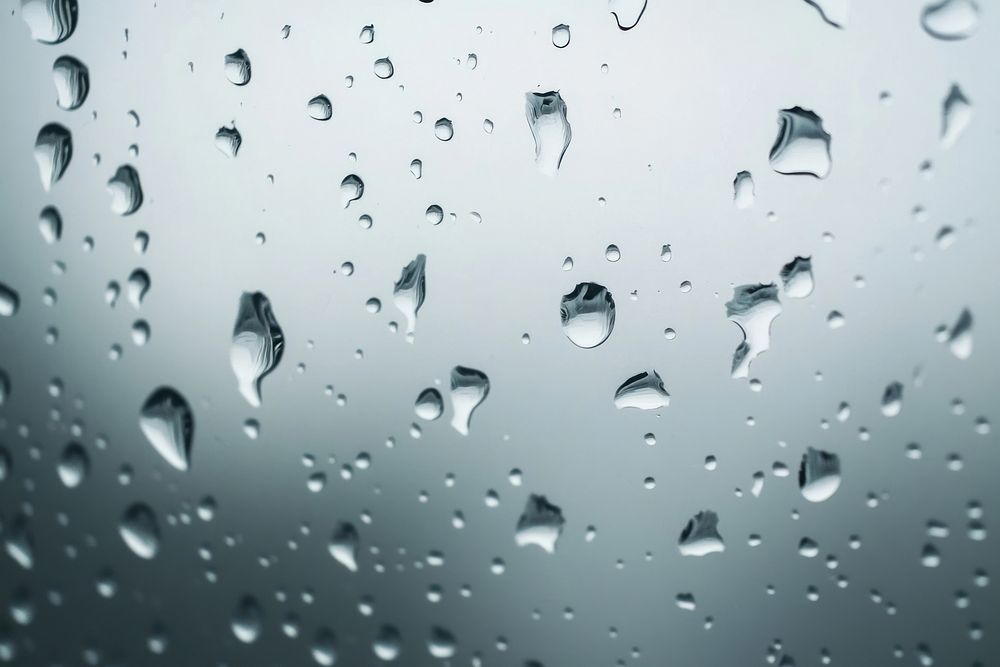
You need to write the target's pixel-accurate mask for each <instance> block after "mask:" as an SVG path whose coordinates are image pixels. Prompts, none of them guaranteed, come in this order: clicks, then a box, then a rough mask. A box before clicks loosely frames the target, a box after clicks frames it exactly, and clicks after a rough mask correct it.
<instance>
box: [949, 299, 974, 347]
mask: <svg viewBox="0 0 1000 667" xmlns="http://www.w3.org/2000/svg"><path fill="white" fill-rule="evenodd" d="M948 349H949V350H951V353H952V354H954V355H955V356H956V357H958V358H959V359H968V358H969V357H970V356H972V313H971V312H970V311H969V309H968V308H963V309H962V312H961V314H959V316H958V320H956V321H955V324H954V325H952V327H951V329H950V330H949V331H948Z"/></svg>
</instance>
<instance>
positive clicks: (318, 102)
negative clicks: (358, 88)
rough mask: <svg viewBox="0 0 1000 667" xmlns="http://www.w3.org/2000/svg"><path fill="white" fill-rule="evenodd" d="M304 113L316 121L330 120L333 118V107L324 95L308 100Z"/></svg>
mask: <svg viewBox="0 0 1000 667" xmlns="http://www.w3.org/2000/svg"><path fill="white" fill-rule="evenodd" d="M306 111H308V112H309V115H310V116H311V117H313V118H315V119H316V120H330V118H332V117H333V105H332V104H330V98H329V97H327V96H326V95H317V96H316V97H314V98H312V99H311V100H309V104H307V105H306Z"/></svg>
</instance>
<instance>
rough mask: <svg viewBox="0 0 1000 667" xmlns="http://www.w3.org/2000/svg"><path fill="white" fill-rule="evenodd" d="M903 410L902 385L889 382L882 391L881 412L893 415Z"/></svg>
mask: <svg viewBox="0 0 1000 667" xmlns="http://www.w3.org/2000/svg"><path fill="white" fill-rule="evenodd" d="M902 410H903V385H902V384H900V383H899V382H890V383H889V385H888V386H887V387H886V388H885V391H884V392H882V414H883V415H885V416H886V417H895V416H897V415H898V414H899V413H900V412H901V411H902Z"/></svg>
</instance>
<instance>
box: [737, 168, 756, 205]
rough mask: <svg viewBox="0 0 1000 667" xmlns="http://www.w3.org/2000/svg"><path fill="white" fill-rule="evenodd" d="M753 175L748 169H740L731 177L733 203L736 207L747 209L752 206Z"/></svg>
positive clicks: (753, 196)
mask: <svg viewBox="0 0 1000 667" xmlns="http://www.w3.org/2000/svg"><path fill="white" fill-rule="evenodd" d="M755 198H756V195H755V193H754V185H753V176H752V175H751V174H750V172H749V171H741V172H739V173H738V174H736V178H735V179H733V203H735V204H736V208H740V209H747V208H752V207H753V202H754V199H755Z"/></svg>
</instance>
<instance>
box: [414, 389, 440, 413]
mask: <svg viewBox="0 0 1000 667" xmlns="http://www.w3.org/2000/svg"><path fill="white" fill-rule="evenodd" d="M413 410H414V412H416V413H417V416H418V417H420V418H421V419H424V420H426V421H434V420H435V419H438V418H439V417H440V416H441V414H442V413H443V412H444V401H443V400H442V398H441V392H439V391H438V390H437V389H435V388H434V387H428V388H427V389H424V390H423V391H422V392H420V395H419V396H417V402H416V403H415V404H414V405H413Z"/></svg>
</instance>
